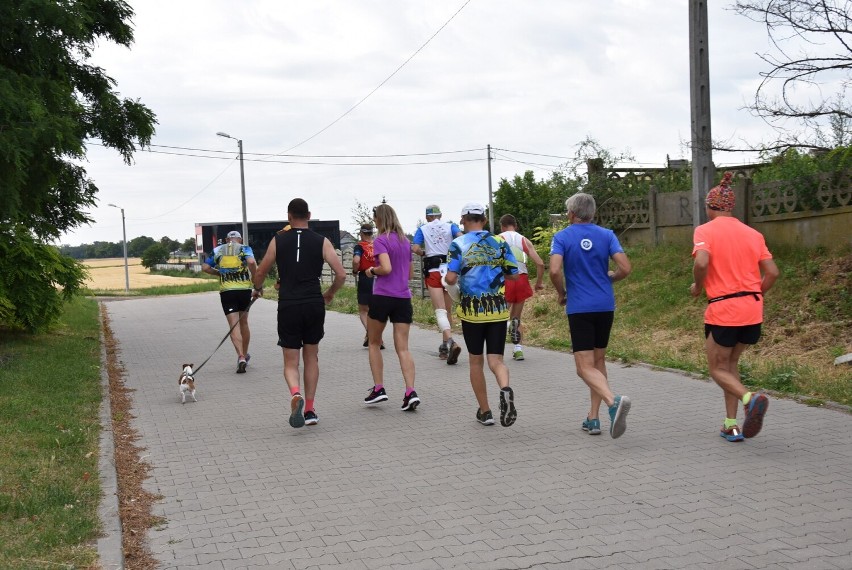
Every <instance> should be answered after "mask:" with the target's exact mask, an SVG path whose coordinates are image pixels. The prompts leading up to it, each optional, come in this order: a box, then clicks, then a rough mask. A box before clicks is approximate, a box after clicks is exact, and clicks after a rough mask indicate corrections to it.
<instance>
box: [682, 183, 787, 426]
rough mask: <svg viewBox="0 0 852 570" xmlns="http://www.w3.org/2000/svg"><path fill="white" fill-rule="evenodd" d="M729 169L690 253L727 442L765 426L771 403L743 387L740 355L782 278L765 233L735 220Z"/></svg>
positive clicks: (708, 205) (752, 340) (754, 334)
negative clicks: (721, 395) (703, 302)
mask: <svg viewBox="0 0 852 570" xmlns="http://www.w3.org/2000/svg"><path fill="white" fill-rule="evenodd" d="M730 183H731V173H730V172H726V173H725V175H724V177H723V178H722V182H721V183H720V184H719V186H716V187H715V188H713V189H711V190H710V191H709V192H708V193H707V198H706V200H705V210H706V212H707V218H708V219H709V220H710V221H709V222H707V223H706V224H702V225H700V226H698V227H697V228H695V232H694V236H693V249H692V256H693V257H694V258H695V264H694V267H693V277H694V279H695V282H694V283H693V284H692V285H690V288H689V292H690V294H691V295H692V296H693V297H698V296H699V295H701V291H702V289H703V290H705V291H706V292H707V298H708V300H707V310H706V311H705V312H704V336H705V338H706V341H705V343H704V347H705V350H706V351H707V364H708V367H709V369H710V376H711V378H713V380H714V381H715V382H716V383H717V384H718V385H719V386H720V387H721V388H722V390H724V392H725V411H726V417H725V421H724V423H723V425H722V429H721V432H720V435H721V436H722V437H724V438H725V439H727V440H728V441H742V440H743V438H744V437H754V436H756V435H757V434H758V433H760V429H761V428H762V427H763V416H764V414H765V413H766V410H767V409H768V407H769V399H768V398H767V397H766V396H765V395H764V394H760V393H759V394H752V393H751V392H749V391H748V389H746V387H745V386H743V383H742V381H741V378H740V373H739V359H740V356H741V355H742V353H743V351H744V350H745V349H746V347H747V346H748V345H750V344H756V343H757V341H758V339H759V338H760V329H761V324H762V323H763V295H764V294H765V293H766V292H767V291H768V290H769V289H770V288H771V287H772V285H774V284H775V280H776V279H778V267H777V266H776V265H775V262H774V261H773V260H772V254H771V253H769V250H768V249H767V248H766V242H765V241H764V239H763V236H762V235H761V234H760V232H758V231H757V230H754V229H752V228H750V227H749V226H747V225H745V224H744V223H742V222H740V221H739V220H738V219H736V218H735V217H734V215H733V213H732V211H733V209H734V192H733V191H732V190H731V188H730ZM740 401H742V403H743V407H744V408H745V420H744V421H743V427H742V431H741V430H740V428H739V426H738V425H737V407H738V405H739V402H740Z"/></svg>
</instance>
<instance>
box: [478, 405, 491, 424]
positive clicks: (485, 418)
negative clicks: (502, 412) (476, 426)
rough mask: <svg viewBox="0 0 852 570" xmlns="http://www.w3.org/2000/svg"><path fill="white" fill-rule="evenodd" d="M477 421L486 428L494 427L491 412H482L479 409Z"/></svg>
mask: <svg viewBox="0 0 852 570" xmlns="http://www.w3.org/2000/svg"><path fill="white" fill-rule="evenodd" d="M476 421H478V422H479V423H481V424H482V425H484V426H493V425H494V416H493V415H491V410H485V411H484V412H483V411H481V410H480V409H479V408H477V409H476Z"/></svg>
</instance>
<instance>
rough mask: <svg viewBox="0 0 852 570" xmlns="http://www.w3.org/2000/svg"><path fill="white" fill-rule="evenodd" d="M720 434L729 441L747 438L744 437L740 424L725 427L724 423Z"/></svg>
mask: <svg viewBox="0 0 852 570" xmlns="http://www.w3.org/2000/svg"><path fill="white" fill-rule="evenodd" d="M719 435H721V436H722V437H724V438H725V439H727V440H728V441H742V440H743V439H745V438H744V437H743V432H741V431H740V426H731V427H729V428H727V429H725V425H724V424H722V429H721V430H720V431H719Z"/></svg>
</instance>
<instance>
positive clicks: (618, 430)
mask: <svg viewBox="0 0 852 570" xmlns="http://www.w3.org/2000/svg"><path fill="white" fill-rule="evenodd" d="M629 411H630V398H628V397H627V396H616V397H615V401H614V402H613V403H612V405H611V406H610V407H609V419H610V420H612V423H610V425H609V435H610V436H611V437H612V439H618V438H619V437H621V436H622V435H624V432H625V431H626V430H627V412H629Z"/></svg>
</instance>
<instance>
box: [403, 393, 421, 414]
mask: <svg viewBox="0 0 852 570" xmlns="http://www.w3.org/2000/svg"><path fill="white" fill-rule="evenodd" d="M419 403H420V398H418V397H417V392H415V391H414V390H412V391H411V393H410V394H409V395H408V396H406V397H405V398H403V399H402V408H400V409H401V410H402V411H403V412H413V411H414V410H416V409H417V405H418V404H419Z"/></svg>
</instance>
